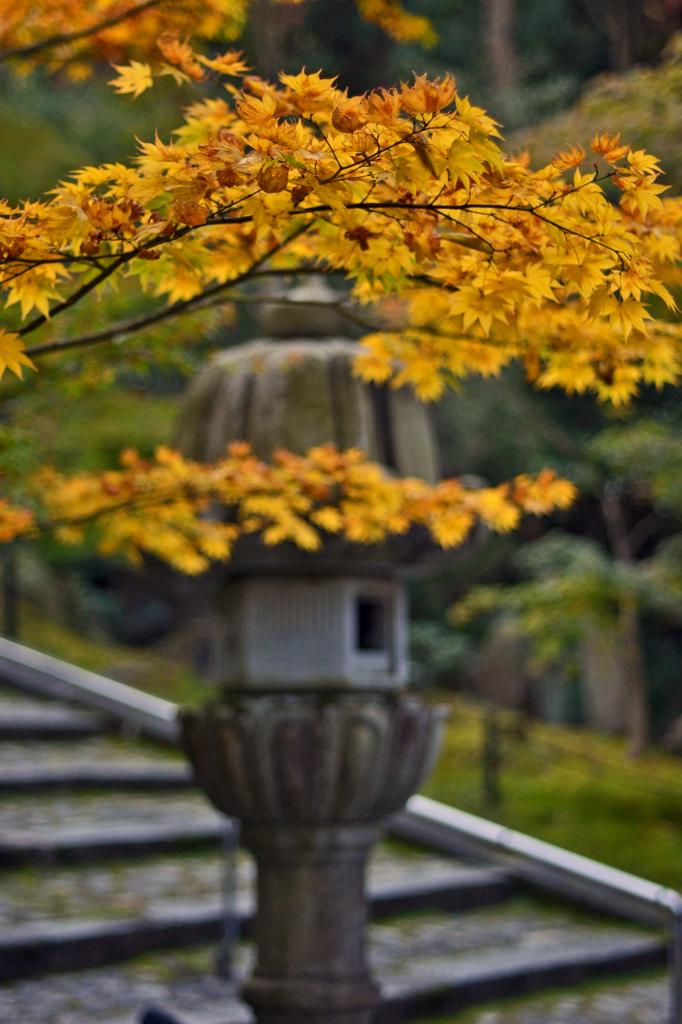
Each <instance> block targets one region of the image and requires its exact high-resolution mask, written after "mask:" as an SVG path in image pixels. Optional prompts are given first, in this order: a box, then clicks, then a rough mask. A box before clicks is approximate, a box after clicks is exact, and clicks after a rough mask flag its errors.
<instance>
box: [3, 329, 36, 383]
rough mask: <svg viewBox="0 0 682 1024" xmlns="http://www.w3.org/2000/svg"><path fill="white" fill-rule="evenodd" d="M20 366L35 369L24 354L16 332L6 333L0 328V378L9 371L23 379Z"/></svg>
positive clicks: (22, 345) (21, 342) (22, 344)
mask: <svg viewBox="0 0 682 1024" xmlns="http://www.w3.org/2000/svg"><path fill="white" fill-rule="evenodd" d="M22 366H30V367H31V369H32V370H35V369H36V367H35V366H34V365H33V363H32V362H31V360H30V359H29V357H28V356H27V355H26V353H25V352H24V343H23V341H22V340H21V338H20V337H19V335H18V334H17V333H16V331H6V330H5V328H4V327H0V378H2V375H3V373H4V372H5V370H7V369H9V370H11V371H12V373H16V375H17V377H19V378H20V379H23V372H22V369H21V367H22Z"/></svg>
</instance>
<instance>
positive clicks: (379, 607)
mask: <svg viewBox="0 0 682 1024" xmlns="http://www.w3.org/2000/svg"><path fill="white" fill-rule="evenodd" d="M356 608H357V620H356V621H357V632H356V641H357V642H356V646H357V649H358V650H359V651H386V650H388V646H389V644H388V620H389V616H388V614H387V608H386V601H385V600H383V599H382V598H380V597H368V596H366V595H362V594H361V595H359V596H358V598H357V605H356Z"/></svg>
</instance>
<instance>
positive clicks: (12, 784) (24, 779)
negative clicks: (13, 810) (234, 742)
mask: <svg viewBox="0 0 682 1024" xmlns="http://www.w3.org/2000/svg"><path fill="white" fill-rule="evenodd" d="M194 785H195V783H194V777H193V774H192V771H191V769H190V768H189V767H188V766H187V765H185V764H184V763H183V762H182V761H177V762H173V761H167V762H163V761H156V762H154V761H150V762H149V764H147V765H144V764H142V765H140V764H125V763H123V764H116V763H110V764H97V763H94V764H66V765H63V766H60V765H59V766H55V767H40V766H38V767H31V766H28V767H19V768H7V769H5V770H4V771H3V773H2V776H0V797H2V796H5V795H7V794H11V793H26V794H31V793H42V792H47V791H50V790H73V791H76V790H83V789H94V790H100V789H106V790H109V789H118V790H124V791H125V790H128V791H129V790H160V789H164V790H165V789H169V790H176V789H187V788H190V787H193V786H194Z"/></svg>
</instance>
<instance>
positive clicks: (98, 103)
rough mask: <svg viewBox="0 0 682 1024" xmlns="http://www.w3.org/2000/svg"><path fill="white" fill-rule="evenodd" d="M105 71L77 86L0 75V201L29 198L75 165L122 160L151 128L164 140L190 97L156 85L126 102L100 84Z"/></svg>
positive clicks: (165, 85)
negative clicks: (133, 100) (136, 98)
mask: <svg viewBox="0 0 682 1024" xmlns="http://www.w3.org/2000/svg"><path fill="white" fill-rule="evenodd" d="M113 74H114V73H113V71H112V69H111V68H109V67H106V66H105V67H104V68H103V69H101V71H100V72H99V73H98V74H97V75H96V76H95V77H93V78H92V79H90V80H88V81H87V82H84V83H81V84H78V85H74V84H69V83H67V82H65V81H63V80H61V79H59V78H55V77H51V76H47V75H44V74H43V73H40V72H35V73H34V74H32V75H30V76H29V77H27V78H24V79H19V78H17V77H15V76H13V75H12V74H10V73H8V72H7V71H5V72H4V73H3V74H2V75H1V76H0V133H1V134H2V148H1V149H0V194H1V195H2V198H4V199H7V200H9V201H10V202H12V203H15V202H17V201H18V200H20V199H37V198H38V197H39V196H40V195H42V194H43V193H44V192H46V191H47V190H48V189H51V188H53V187H54V185H55V184H56V183H57V181H58V180H59V178H63V177H65V176H66V175H67V174H68V173H69V171H72V170H73V169H74V168H76V167H81V166H83V165H85V164H95V165H98V164H101V163H105V162H107V161H111V162H114V161H117V160H127V159H129V158H130V157H133V156H134V155H135V142H134V140H135V137H136V136H137V137H139V138H153V136H154V131H155V130H158V131H159V133H160V134H161V136H162V137H163V138H164V139H165V140H168V138H169V135H170V132H171V130H172V129H173V128H174V127H176V125H177V122H178V114H179V108H180V107H182V105H183V103H186V102H187V101H188V99H189V95H190V94H188V92H187V91H186V90H184V89H182V90H178V88H177V86H176V85H175V84H174V83H170V82H161V83H160V84H159V85H158V86H157V87H156V88H155V89H153V90H150V91H149V93H148V94H145V95H144V96H142V97H140V99H138V100H136V101H135V102H134V103H133V102H132V101H130V100H121V99H120V98H119V97H117V96H116V95H115V93H114V92H113V90H112V89H111V88H110V87H109V86H108V85H107V84H106V83H107V81H108V79H110V78H112V77H113Z"/></svg>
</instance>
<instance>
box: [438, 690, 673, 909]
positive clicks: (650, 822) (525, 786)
mask: <svg viewBox="0 0 682 1024" xmlns="http://www.w3.org/2000/svg"><path fill="white" fill-rule="evenodd" d="M443 696H444V695H442V694H441V695H439V699H442V698H443ZM445 699H446V700H447V701H448V703H449V704H450V707H451V709H452V710H451V716H450V721H449V724H448V727H447V730H446V736H445V742H444V747H443V751H442V753H441V756H440V758H439V760H438V763H437V765H436V768H435V770H434V773H433V775H432V776H431V778H430V779H429V781H428V783H427V785H426V787H425V789H424V792H425V793H426V794H427V795H428V796H430V797H433V798H434V799H436V800H442V801H444V802H445V803H447V804H451V805H452V806H455V807H459V808H461V809H462V810H466V811H470V812H472V813H474V814H483V815H484V816H485V817H487V818H492V819H493V820H495V821H498V822H500V824H503V825H506V826H508V827H509V828H514V829H517V830H518V831H520V832H525V833H527V834H529V835H532V836H535V837H536V838H538V839H543V840H545V841H546V842H550V843H556V844H557V845H559V846H562V847H564V848H566V849H568V850H573V851H574V852H575V853H581V854H583V855H584V856H586V857H594V858H595V859H596V860H599V861H602V862H604V863H606V864H610V865H612V866H613V867H616V868H620V869H621V870H623V871H630V872H632V873H633V874H636V875H639V876H640V877H643V878H648V879H651V880H652V881H655V882H658V883H660V884H661V885H668V886H671V887H673V888H674V889H680V888H682V762H681V761H680V759H679V758H676V757H672V756H669V755H666V754H662V753H659V752H653V751H652V752H650V753H647V754H645V755H644V756H643V757H642V758H640V759H639V760H638V761H637V762H636V763H635V762H632V761H631V760H629V758H628V756H627V753H626V750H625V744H624V743H623V741H622V740H620V739H611V738H608V737H604V736H598V735H596V734H594V733H590V732H588V731H587V730H583V729H568V728H561V727H558V726H548V725H544V724H542V723H533V724H532V725H529V726H528V729H527V731H526V733H525V738H516V739H514V738H513V737H512V736H511V735H507V736H506V738H505V740H504V741H503V747H502V754H503V758H502V766H501V776H500V777H501V789H502V802H501V804H500V806H499V807H497V808H495V809H494V810H491V809H490V808H487V807H485V806H484V804H483V796H482V775H481V771H482V769H481V758H482V755H481V744H482V724H481V721H480V712H479V711H478V709H477V708H476V707H475V705H472V704H470V703H468V702H466V701H464V700H463V699H461V698H453V697H452V696H451V695H449V696H447V697H445Z"/></svg>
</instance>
